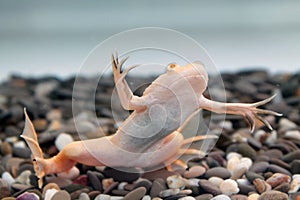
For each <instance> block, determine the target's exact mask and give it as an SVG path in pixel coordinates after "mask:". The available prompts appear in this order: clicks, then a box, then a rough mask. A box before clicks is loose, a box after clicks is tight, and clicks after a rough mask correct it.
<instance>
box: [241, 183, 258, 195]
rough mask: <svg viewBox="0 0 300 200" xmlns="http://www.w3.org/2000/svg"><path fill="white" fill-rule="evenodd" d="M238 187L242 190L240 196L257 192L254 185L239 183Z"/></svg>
mask: <svg viewBox="0 0 300 200" xmlns="http://www.w3.org/2000/svg"><path fill="white" fill-rule="evenodd" d="M238 187H239V189H240V192H239V193H240V194H245V195H248V194H249V193H250V192H254V191H256V189H255V187H254V186H253V185H248V184H245V183H240V182H238Z"/></svg>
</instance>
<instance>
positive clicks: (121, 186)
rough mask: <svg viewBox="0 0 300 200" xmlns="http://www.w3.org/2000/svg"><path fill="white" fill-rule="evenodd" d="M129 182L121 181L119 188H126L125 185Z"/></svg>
mask: <svg viewBox="0 0 300 200" xmlns="http://www.w3.org/2000/svg"><path fill="white" fill-rule="evenodd" d="M127 184H128V183H127V182H121V183H120V184H119V185H118V190H124V187H125V185H127Z"/></svg>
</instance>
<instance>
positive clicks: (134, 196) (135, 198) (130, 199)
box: [124, 187, 147, 200]
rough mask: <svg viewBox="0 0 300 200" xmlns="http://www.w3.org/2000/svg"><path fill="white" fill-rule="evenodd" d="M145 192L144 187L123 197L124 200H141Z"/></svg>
mask: <svg viewBox="0 0 300 200" xmlns="http://www.w3.org/2000/svg"><path fill="white" fill-rule="evenodd" d="M146 192H147V190H146V188H144V187H139V188H136V189H134V190H132V191H131V192H129V193H128V194H127V195H126V196H125V197H124V200H139V199H141V198H143V196H144V195H145V194H146Z"/></svg>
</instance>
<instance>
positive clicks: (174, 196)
mask: <svg viewBox="0 0 300 200" xmlns="http://www.w3.org/2000/svg"><path fill="white" fill-rule="evenodd" d="M185 196H186V195H184V194H176V195H172V196H169V197H166V198H164V200H178V199H180V198H183V197H185Z"/></svg>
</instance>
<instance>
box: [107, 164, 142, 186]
mask: <svg viewBox="0 0 300 200" xmlns="http://www.w3.org/2000/svg"><path fill="white" fill-rule="evenodd" d="M133 170H134V172H126V171H120V170H117V169H114V168H110V167H106V168H105V169H104V171H103V174H104V175H105V177H111V178H113V179H114V180H115V181H117V182H133V181H136V180H137V179H138V178H140V177H141V170H140V169H133Z"/></svg>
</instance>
